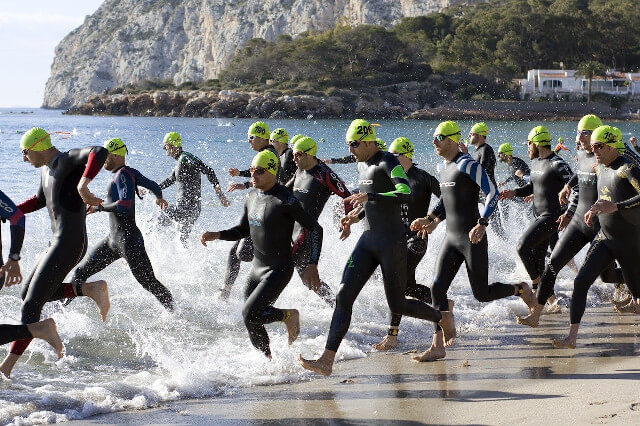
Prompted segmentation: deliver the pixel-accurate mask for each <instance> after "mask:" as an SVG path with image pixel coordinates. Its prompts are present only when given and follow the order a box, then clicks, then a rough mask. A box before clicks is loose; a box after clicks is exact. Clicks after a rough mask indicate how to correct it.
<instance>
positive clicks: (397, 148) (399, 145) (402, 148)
mask: <svg viewBox="0 0 640 426" xmlns="http://www.w3.org/2000/svg"><path fill="white" fill-rule="evenodd" d="M389 152H392V153H394V154H398V155H404V156H405V157H407V158H413V144H412V143H411V141H410V140H409V139H407V138H405V137H399V138H395V139H394V140H393V142H391V146H390V147H389Z"/></svg>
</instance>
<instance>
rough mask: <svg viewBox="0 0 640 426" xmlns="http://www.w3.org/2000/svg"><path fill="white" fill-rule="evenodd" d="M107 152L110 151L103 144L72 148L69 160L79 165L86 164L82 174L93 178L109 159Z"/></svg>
mask: <svg viewBox="0 0 640 426" xmlns="http://www.w3.org/2000/svg"><path fill="white" fill-rule="evenodd" d="M107 154H109V152H108V151H107V150H106V149H105V148H103V147H101V146H89V147H86V148H82V149H72V150H70V151H69V155H68V159H69V160H68V161H70V162H71V163H73V164H75V165H77V166H81V165H84V166H85V167H84V173H82V176H83V177H86V178H89V179H93V178H94V177H96V175H97V174H98V172H99V171H100V169H101V168H102V166H103V165H104V162H105V161H106V160H107Z"/></svg>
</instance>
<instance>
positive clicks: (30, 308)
mask: <svg viewBox="0 0 640 426" xmlns="http://www.w3.org/2000/svg"><path fill="white" fill-rule="evenodd" d="M41 312H42V305H41V304H40V303H38V302H37V301H35V300H25V301H24V302H23V303H22V317H21V322H22V323H23V324H31V323H34V322H38V321H40V313H41Z"/></svg>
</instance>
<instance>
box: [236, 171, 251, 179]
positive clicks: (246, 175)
mask: <svg viewBox="0 0 640 426" xmlns="http://www.w3.org/2000/svg"><path fill="white" fill-rule="evenodd" d="M238 176H242V177H251V171H250V170H240V174H239V175H238Z"/></svg>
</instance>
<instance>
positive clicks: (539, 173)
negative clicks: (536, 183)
mask: <svg viewBox="0 0 640 426" xmlns="http://www.w3.org/2000/svg"><path fill="white" fill-rule="evenodd" d="M531 174H532V175H543V174H544V172H543V171H542V170H531Z"/></svg>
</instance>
